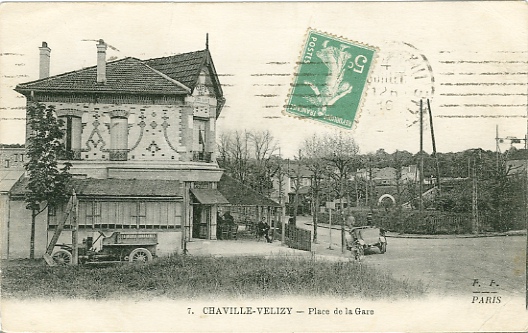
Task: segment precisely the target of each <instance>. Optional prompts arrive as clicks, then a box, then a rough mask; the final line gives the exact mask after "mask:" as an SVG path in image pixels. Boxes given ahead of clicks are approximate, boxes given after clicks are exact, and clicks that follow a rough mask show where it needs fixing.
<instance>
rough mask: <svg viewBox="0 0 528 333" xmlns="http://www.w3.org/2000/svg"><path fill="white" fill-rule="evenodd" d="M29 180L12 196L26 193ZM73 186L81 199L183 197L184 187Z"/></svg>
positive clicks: (95, 182)
mask: <svg viewBox="0 0 528 333" xmlns="http://www.w3.org/2000/svg"><path fill="white" fill-rule="evenodd" d="M27 184H28V178H23V179H21V180H20V181H18V182H17V183H16V184H15V185H14V186H13V188H12V189H11V195H14V196H23V195H24V194H25V193H26V186H27ZM71 186H72V187H73V188H74V189H75V192H76V193H77V195H78V196H79V197H82V196H105V197H182V196H183V186H182V184H181V182H180V181H177V180H158V179H112V178H109V179H93V178H86V179H72V181H71Z"/></svg>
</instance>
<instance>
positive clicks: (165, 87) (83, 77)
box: [15, 57, 187, 94]
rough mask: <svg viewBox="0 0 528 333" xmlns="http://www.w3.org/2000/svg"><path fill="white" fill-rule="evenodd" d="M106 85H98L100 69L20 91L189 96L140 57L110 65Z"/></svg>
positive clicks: (31, 84)
mask: <svg viewBox="0 0 528 333" xmlns="http://www.w3.org/2000/svg"><path fill="white" fill-rule="evenodd" d="M106 78H107V81H106V83H104V84H101V83H97V66H92V67H88V68H84V69H81V70H77V71H73V72H68V73H64V74H60V75H56V76H51V77H48V78H44V79H40V80H37V81H32V82H28V83H22V84H19V85H18V86H17V87H16V89H15V90H17V91H29V90H34V91H56V92H59V91H65V92H76V91H78V92H107V93H160V94H186V93H187V91H186V89H185V88H183V87H182V86H181V84H178V82H174V80H172V79H170V78H169V77H167V76H165V75H163V74H162V73H159V72H158V71H157V70H155V69H153V68H150V67H149V66H147V65H145V63H144V62H143V61H141V60H139V59H136V58H130V57H129V58H124V59H121V60H117V61H113V62H108V63H107V64H106Z"/></svg>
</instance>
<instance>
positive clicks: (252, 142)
mask: <svg viewBox="0 0 528 333" xmlns="http://www.w3.org/2000/svg"><path fill="white" fill-rule="evenodd" d="M277 150H278V145H277V142H276V140H275V139H274V138H273V136H272V135H271V133H270V132H269V131H246V130H244V131H234V132H226V133H222V134H221V135H220V137H219V140H218V151H219V154H220V156H219V160H218V163H219V164H220V166H221V167H222V168H224V169H225V170H226V172H227V173H228V174H230V175H231V176H233V177H234V178H236V179H238V180H239V181H241V182H243V183H246V184H248V185H250V186H252V187H253V188H255V190H257V191H258V192H260V193H262V194H266V195H269V190H270V188H271V177H272V175H273V173H274V172H275V171H276V169H277V168H276V163H273V161H272V156H273V154H274V153H275V152H276V151H277Z"/></svg>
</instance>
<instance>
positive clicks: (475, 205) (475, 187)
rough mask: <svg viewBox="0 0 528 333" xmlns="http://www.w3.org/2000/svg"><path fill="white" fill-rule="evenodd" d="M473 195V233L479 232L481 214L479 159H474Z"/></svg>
mask: <svg viewBox="0 0 528 333" xmlns="http://www.w3.org/2000/svg"><path fill="white" fill-rule="evenodd" d="M472 178H473V179H472V184H473V196H472V200H471V213H472V220H473V223H472V224H473V233H474V234H478V233H479V216H478V179H477V159H476V158H475V160H474V161H473V177H472Z"/></svg>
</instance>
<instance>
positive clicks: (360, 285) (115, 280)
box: [2, 255, 425, 299]
mask: <svg viewBox="0 0 528 333" xmlns="http://www.w3.org/2000/svg"><path fill="white" fill-rule="evenodd" d="M424 293H425V290H424V287H423V285H422V284H416V283H410V282H409V281H401V280H396V279H394V278H393V277H391V276H390V275H388V274H384V273H380V272H379V271H377V270H376V269H374V268H371V267H368V266H366V265H365V264H359V263H356V262H352V261H351V262H328V261H324V260H313V259H308V258H296V257H288V256H279V257H274V258H264V257H225V258H215V257H195V256H182V255H176V256H173V257H170V258H159V259H156V260H154V261H152V262H150V263H147V264H139V265H132V264H119V265H114V266H110V267H97V268H95V267H88V266H66V267H48V266H46V264H45V263H44V262H43V261H27V260H22V261H3V262H2V297H4V298H18V299H25V298H45V299H56V298H80V299H120V298H129V297H140V298H143V299H144V298H147V299H152V298H156V297H164V298H169V299H193V298H204V297H205V298H210V299H214V298H239V297H256V298H259V297H273V296H288V295H292V296H310V297H317V296H331V297H337V298H351V297H354V298H370V299H381V298H383V299H387V298H389V299H390V298H392V299H396V298H402V297H403V298H409V297H416V296H420V295H423V294H424Z"/></svg>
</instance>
